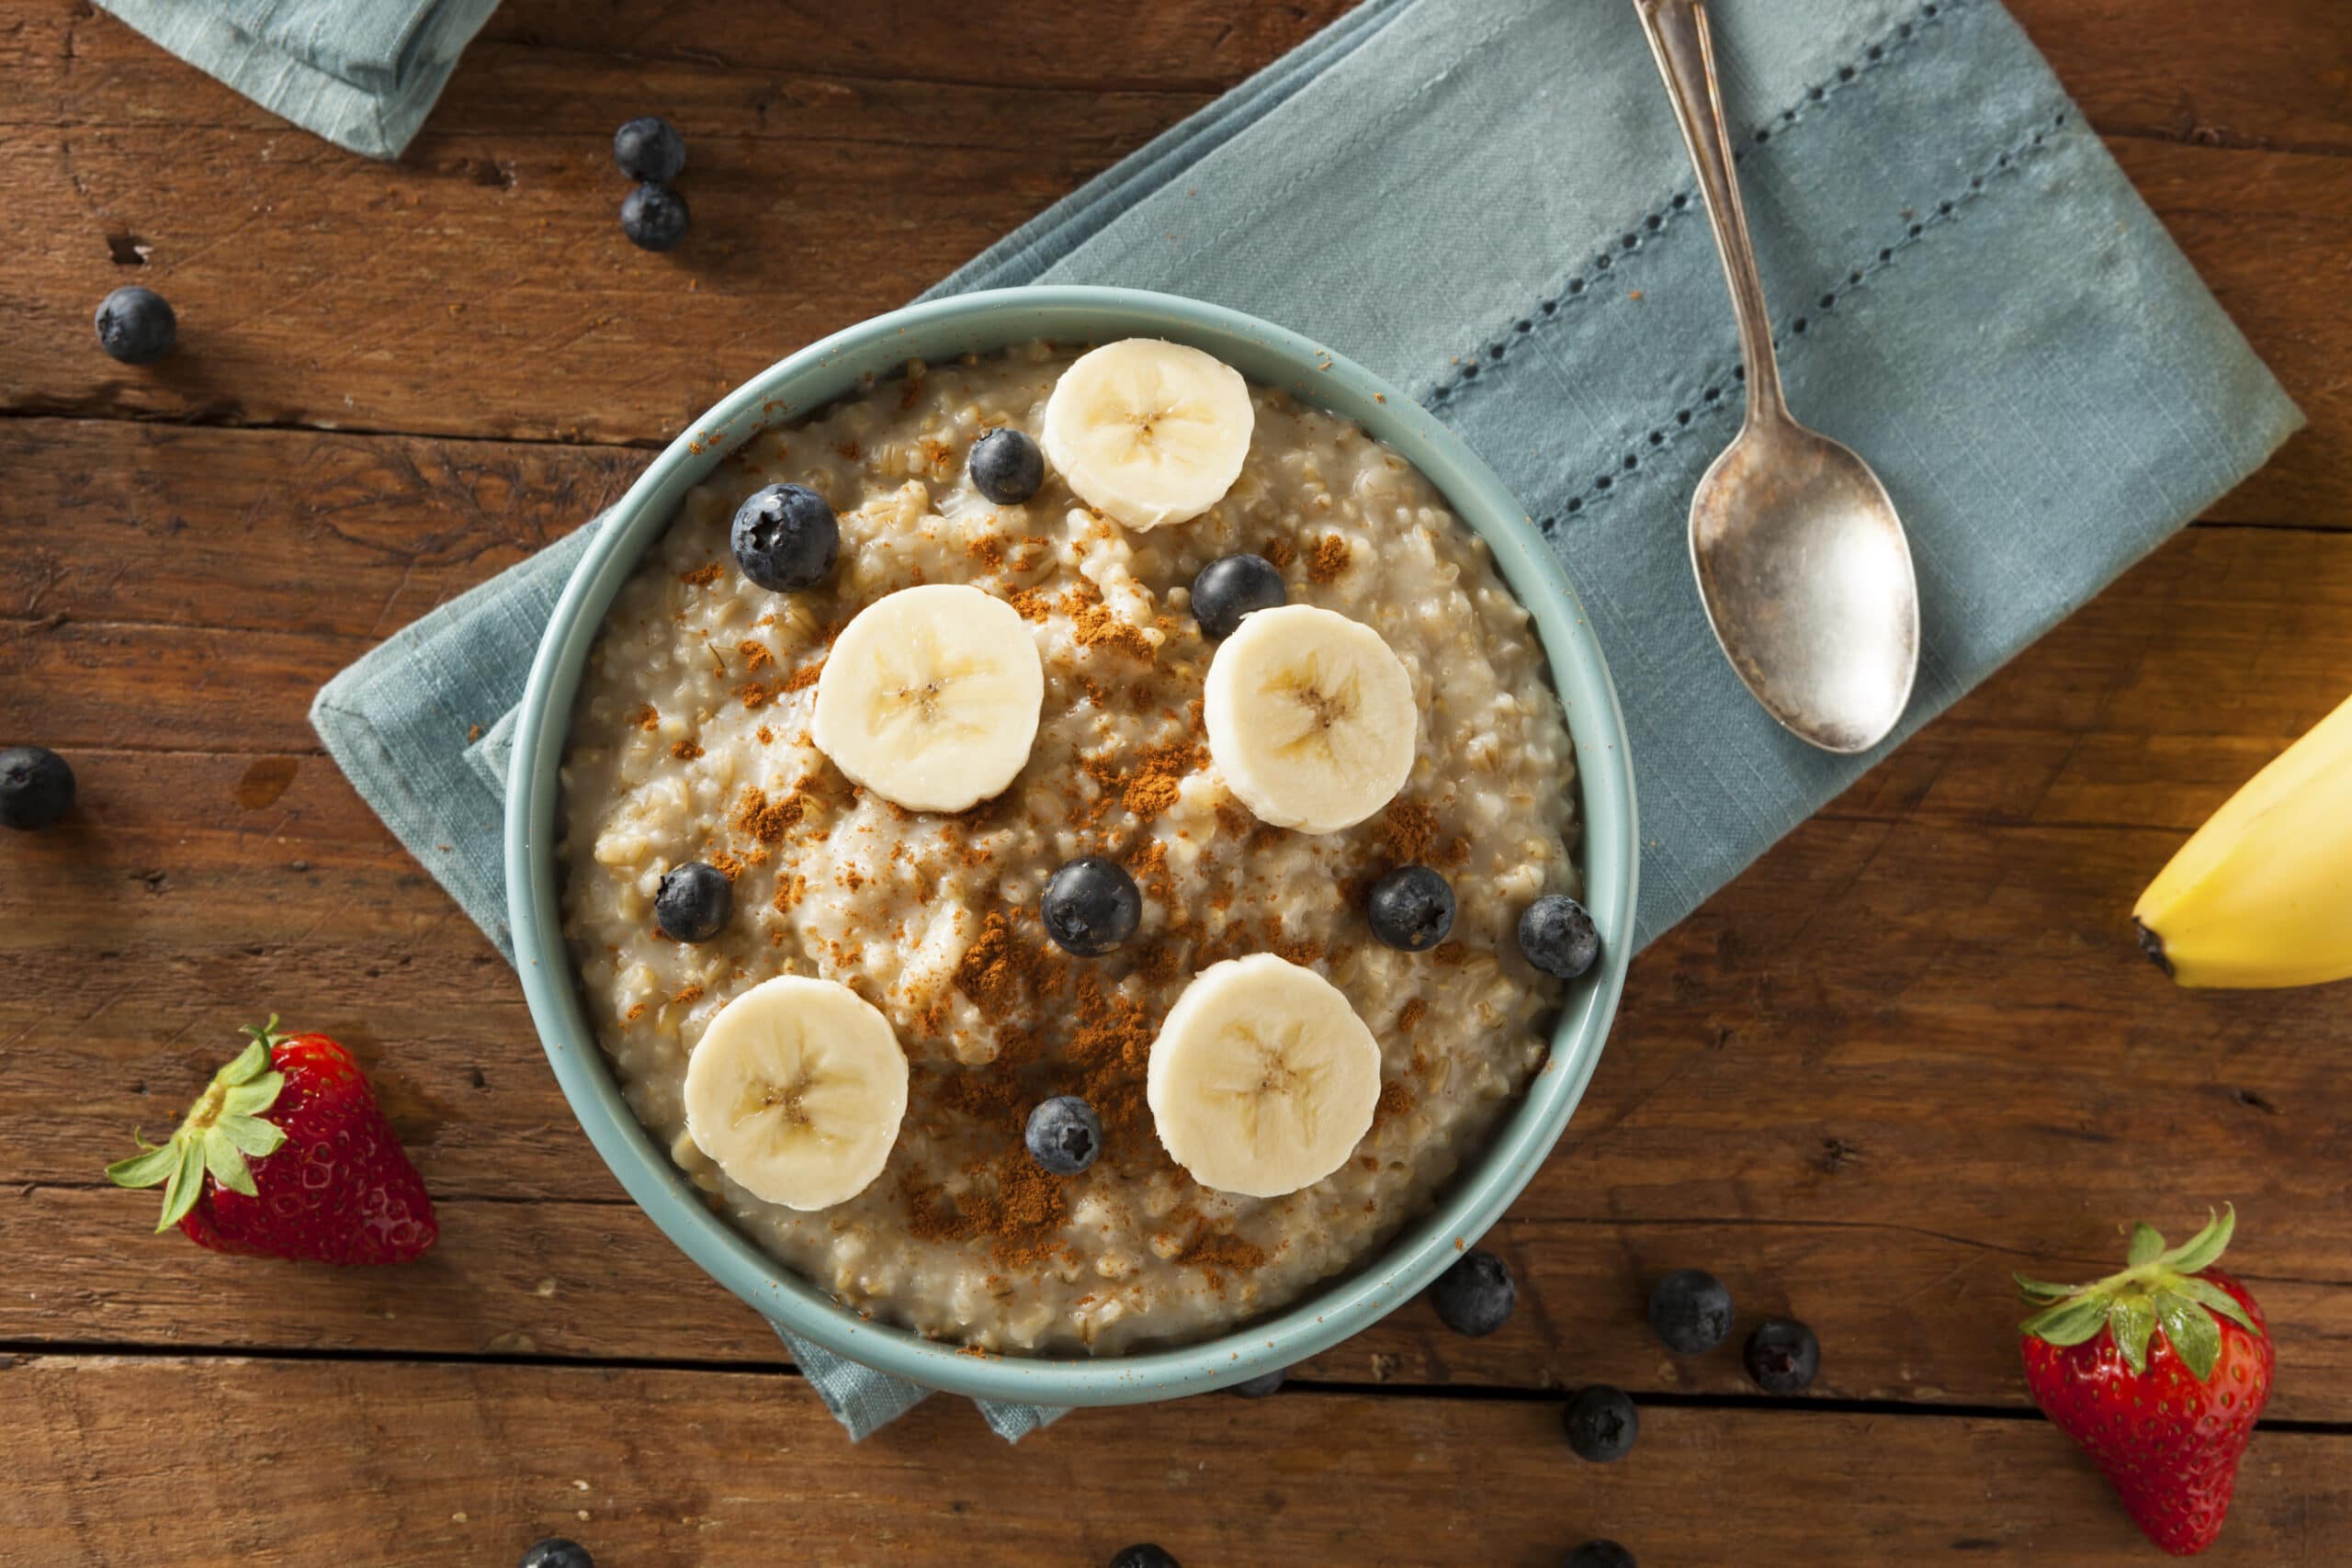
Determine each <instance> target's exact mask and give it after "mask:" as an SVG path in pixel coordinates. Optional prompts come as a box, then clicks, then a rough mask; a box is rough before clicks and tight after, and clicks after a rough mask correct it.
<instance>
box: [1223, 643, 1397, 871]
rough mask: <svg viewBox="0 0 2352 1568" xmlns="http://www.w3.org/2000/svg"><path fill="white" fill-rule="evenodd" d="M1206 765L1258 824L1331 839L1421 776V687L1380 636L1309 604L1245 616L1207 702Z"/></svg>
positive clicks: (1225, 650) (1225, 651) (1226, 645)
mask: <svg viewBox="0 0 2352 1568" xmlns="http://www.w3.org/2000/svg"><path fill="white" fill-rule="evenodd" d="M1203 697H1204V702H1203V705H1202V713H1201V717H1202V720H1203V722H1204V724H1206V726H1207V727H1208V732H1209V756H1210V757H1211V758H1212V759H1214V760H1215V761H1216V767H1217V772H1218V773H1222V774H1223V775H1224V776H1225V782H1226V785H1227V788H1229V789H1231V790H1232V791H1233V793H1234V794H1235V795H1238V796H1240V797H1241V803H1242V804H1243V805H1244V806H1247V807H1249V808H1250V810H1251V811H1253V812H1255V813H1257V815H1258V818H1259V819H1260V820H1261V821H1264V822H1271V823H1272V824H1273V825H1274V826H1275V827H1277V828H1296V829H1299V830H1300V831H1301V832H1306V833H1334V832H1337V831H1339V830H1340V829H1342V828H1352V827H1353V826H1355V825H1356V824H1357V823H1359V822H1361V821H1363V819H1364V818H1367V817H1370V816H1371V815H1372V814H1373V813H1374V812H1376V811H1378V810H1379V809H1380V808H1381V807H1384V806H1386V805H1387V804H1388V803H1389V801H1391V800H1392V799H1394V798H1395V797H1396V795H1397V791H1398V790H1400V789H1402V788H1404V787H1405V780H1406V779H1407V778H1408V777H1409V776H1410V775H1411V773H1412V772H1413V752H1414V747H1415V744H1416V738H1417V737H1418V735H1419V729H1420V709H1419V706H1418V705H1416V704H1415V703H1414V701H1413V680H1412V677H1411V676H1409V675H1408V674H1406V673H1405V666H1404V665H1403V663H1401V662H1400V661H1399V660H1397V655H1396V654H1395V653H1393V652H1391V651H1390V649H1389V647H1388V644H1387V643H1386V642H1385V641H1383V640H1382V639H1381V636H1380V634H1379V633H1378V632H1376V631H1374V630H1373V629H1372V628H1371V627H1370V626H1365V625H1364V624H1363V622H1362V621H1351V620H1350V619H1349V618H1348V617H1347V616H1345V615H1339V614H1337V613H1336V612H1334V611H1330V610H1320V609H1317V608H1316V607H1315V606H1314V605H1312V604H1285V605H1283V606H1282V607H1280V608H1278V609H1272V610H1260V611H1257V612H1256V613H1254V614H1252V615H1244V616H1243V617H1242V618H1241V629H1240V630H1238V631H1237V632H1235V633H1234V634H1233V635H1232V636H1231V637H1227V638H1226V639H1225V640H1224V641H1223V642H1221V643H1219V644H1217V649H1216V655H1215V657H1213V658H1212V659H1211V660H1210V661H1209V673H1208V680H1207V682H1206V689H1205V690H1204V693H1203Z"/></svg>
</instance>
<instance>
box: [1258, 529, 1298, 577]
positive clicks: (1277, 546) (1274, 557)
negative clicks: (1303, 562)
mask: <svg viewBox="0 0 2352 1568" xmlns="http://www.w3.org/2000/svg"><path fill="white" fill-rule="evenodd" d="M1258 553H1259V554H1260V555H1261V556H1264V557H1265V558H1267V559H1268V560H1270V561H1272V562H1273V563H1274V565H1275V567H1276V568H1277V569H1279V568H1282V567H1286V566H1288V565H1289V564H1290V563H1291V562H1292V561H1293V560H1295V558H1297V556H1298V547H1297V546H1296V545H1294V544H1292V543H1291V542H1290V541H1289V540H1288V539H1285V538H1283V537H1281V536H1275V537H1273V538H1271V539H1268V540H1267V541H1266V547H1265V548H1264V549H1262V550H1260V551H1259V552H1258Z"/></svg>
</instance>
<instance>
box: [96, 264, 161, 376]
mask: <svg viewBox="0 0 2352 1568" xmlns="http://www.w3.org/2000/svg"><path fill="white" fill-rule="evenodd" d="M97 324H98V346H99V347H100V348H103V349H105V350H106V351H107V354H108V355H111V356H112V357H114V358H116V359H119V360H121V361H122V362H123V363H124V364H125V365H153V364H154V363H155V361H157V360H158V359H161V358H163V357H164V355H167V354H169V353H171V352H172V344H173V343H174V342H175V340H176V339H177V338H178V337H179V331H180V323H179V318H178V317H176V316H175V315H173V314H172V308H171V306H170V305H168V304H167V303H165V302H164V297H163V296H162V295H160V294H158V293H156V292H155V291H154V290H153V289H152V288H141V287H139V286H138V285H137V284H135V283H134V284H132V285H131V286H130V287H129V288H118V289H116V290H115V291H114V292H113V293H111V294H109V295H107V297H106V298H105V299H101V300H99V301H98V315H97Z"/></svg>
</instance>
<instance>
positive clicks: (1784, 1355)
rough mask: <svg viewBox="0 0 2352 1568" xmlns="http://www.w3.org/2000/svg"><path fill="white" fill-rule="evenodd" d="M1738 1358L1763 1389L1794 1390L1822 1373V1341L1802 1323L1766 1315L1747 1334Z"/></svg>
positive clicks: (1748, 1373) (1770, 1390)
mask: <svg viewBox="0 0 2352 1568" xmlns="http://www.w3.org/2000/svg"><path fill="white" fill-rule="evenodd" d="M1739 1359H1740V1361H1741V1363H1742V1364H1743V1365H1745V1366H1746V1367H1747V1375H1748V1376H1749V1377H1750V1378H1753V1379H1754V1380H1755V1382H1756V1386H1757V1387H1758V1388H1760V1389H1762V1390H1763V1391H1764V1392H1765V1393H1800V1392H1802V1391H1803V1390H1804V1389H1807V1388H1810V1387H1812V1386H1813V1380H1814V1379H1815V1378H1816V1377H1818V1376H1820V1375H1821V1341H1820V1340H1818V1339H1815V1337H1813V1330H1812V1329H1810V1328H1807V1327H1806V1326H1805V1325H1804V1324H1802V1323H1794V1322H1792V1321H1790V1320H1789V1319H1787V1318H1785V1317H1772V1318H1767V1319H1765V1320H1764V1321H1763V1322H1762V1323H1759V1324H1758V1325H1756V1332H1754V1333H1753V1334H1750V1335H1749V1336H1748V1337H1747V1345H1746V1346H1744V1347H1743V1348H1741V1350H1740V1352H1739Z"/></svg>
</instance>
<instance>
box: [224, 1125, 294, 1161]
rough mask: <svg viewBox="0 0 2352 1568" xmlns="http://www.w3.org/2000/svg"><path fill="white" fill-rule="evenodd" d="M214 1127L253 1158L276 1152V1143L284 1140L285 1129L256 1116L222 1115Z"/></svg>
mask: <svg viewBox="0 0 2352 1568" xmlns="http://www.w3.org/2000/svg"><path fill="white" fill-rule="evenodd" d="M216 1129H217V1130H218V1131H219V1133H220V1135H221V1136H222V1137H224V1138H227V1139H228V1140H229V1141H230V1142H231V1143H232V1144H234V1145H236V1146H237V1147H238V1148H239V1149H241V1150H243V1152H244V1153H246V1154H249V1155H251V1156H254V1158H255V1159H259V1158H261V1157H262V1156H264V1155H267V1154H275V1153H277V1145H280V1144H282V1143H284V1142H285V1141H286V1129H284V1128H283V1127H280V1126H279V1125H277V1123H276V1122H265V1121H263V1120H262V1119H261V1118H260V1117H258V1116H227V1115H224V1116H222V1117H221V1118H220V1122H218V1123H216Z"/></svg>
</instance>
